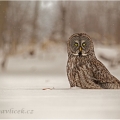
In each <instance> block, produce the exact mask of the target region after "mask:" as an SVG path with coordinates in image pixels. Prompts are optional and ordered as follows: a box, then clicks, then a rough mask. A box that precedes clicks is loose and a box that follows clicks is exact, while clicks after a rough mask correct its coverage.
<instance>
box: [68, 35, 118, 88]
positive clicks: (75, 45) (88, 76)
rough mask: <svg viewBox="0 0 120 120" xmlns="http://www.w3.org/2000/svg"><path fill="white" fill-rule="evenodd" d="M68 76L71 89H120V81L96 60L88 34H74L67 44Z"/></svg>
mask: <svg viewBox="0 0 120 120" xmlns="http://www.w3.org/2000/svg"><path fill="white" fill-rule="evenodd" d="M67 52H68V61H67V76H68V80H69V83H70V87H80V88H82V89H120V81H119V80H118V79H117V78H116V77H114V76H113V75H112V74H111V73H110V72H109V71H108V69H107V68H106V67H105V66H104V65H103V64H102V63H101V62H100V61H99V60H98V59H97V58H96V56H95V52H94V45H93V42H92V39H91V38H90V36H88V35H87V34H86V33H76V34H73V35H72V36H71V37H70V38H69V40H68V42H67Z"/></svg>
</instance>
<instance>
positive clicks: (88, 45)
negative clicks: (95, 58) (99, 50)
mask: <svg viewBox="0 0 120 120" xmlns="http://www.w3.org/2000/svg"><path fill="white" fill-rule="evenodd" d="M68 53H70V54H73V55H75V56H80V57H81V56H87V55H94V46H93V42H92V39H91V38H90V37H89V36H88V35H87V34H85V33H76V34H73V35H72V36H71V37H70V38H69V41H68Z"/></svg>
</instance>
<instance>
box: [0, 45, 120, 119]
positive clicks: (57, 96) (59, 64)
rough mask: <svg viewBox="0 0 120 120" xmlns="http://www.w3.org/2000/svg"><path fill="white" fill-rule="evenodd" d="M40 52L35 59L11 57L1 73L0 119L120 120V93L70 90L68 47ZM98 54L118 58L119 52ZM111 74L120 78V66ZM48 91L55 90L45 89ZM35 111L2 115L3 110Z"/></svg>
mask: <svg viewBox="0 0 120 120" xmlns="http://www.w3.org/2000/svg"><path fill="white" fill-rule="evenodd" d="M59 49H60V50H58V51H59V52H58V53H56V52H54V50H51V51H47V52H42V51H41V52H39V54H37V55H35V56H34V57H30V56H28V57H25V56H26V54H25V55H23V56H22V57H21V55H16V56H15V57H10V58H9V60H8V64H7V70H6V71H5V72H2V71H0V118H11V119H13V118H41V119H45V118H48V119H53V118H56V119H58V118H59V119H66V118H67V119H72V118H74V119H77V118H91V119H93V118H94V119H97V118H101V119H102V118H104V119H106V118H107V119H110V118H112V119H115V118H120V114H119V113H120V107H119V106H120V90H83V89H79V88H73V89H70V87H69V82H68V80H67V75H66V62H67V53H66V49H65V48H59ZM95 49H96V50H95V51H96V55H97V57H98V58H99V56H98V54H99V53H103V54H105V55H110V56H112V55H113V57H115V56H116V51H117V49H115V48H107V49H106V48H101V47H96V48H95ZM101 61H102V62H103V63H104V64H105V66H106V67H107V68H108V69H109V70H110V72H111V73H112V74H113V75H114V76H116V77H117V78H118V79H120V66H118V67H116V68H114V69H112V68H111V67H109V66H108V64H107V63H106V62H105V61H103V60H101ZM44 88H51V90H50V89H47V90H43V89H44ZM10 109H12V110H21V109H24V110H33V113H32V114H30V113H29V114H26V113H24V114H23V113H20V114H17V113H14V114H13V113H4V114H3V113H1V111H2V110H10Z"/></svg>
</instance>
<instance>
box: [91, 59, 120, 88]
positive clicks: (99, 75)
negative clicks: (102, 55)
mask: <svg viewBox="0 0 120 120" xmlns="http://www.w3.org/2000/svg"><path fill="white" fill-rule="evenodd" d="M92 66H93V67H92V71H93V77H92V79H93V81H94V82H95V83H96V84H99V85H100V86H101V87H102V88H105V89H118V88H119V89H120V81H119V80H118V79H117V78H115V77H114V76H113V75H111V73H110V72H109V71H108V69H107V68H106V67H105V66H104V65H103V64H102V63H101V62H100V61H99V60H95V61H93V62H92Z"/></svg>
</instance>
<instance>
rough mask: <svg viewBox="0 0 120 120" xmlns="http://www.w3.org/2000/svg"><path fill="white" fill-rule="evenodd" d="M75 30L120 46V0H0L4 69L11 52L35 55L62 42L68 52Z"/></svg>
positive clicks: (0, 64)
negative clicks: (69, 42) (67, 47)
mask: <svg viewBox="0 0 120 120" xmlns="http://www.w3.org/2000/svg"><path fill="white" fill-rule="evenodd" d="M76 32H85V33H88V34H89V35H90V36H91V37H92V38H93V40H94V42H95V43H97V44H100V45H106V46H111V45H114V46H118V47H119V45H120V2H119V1H99V2H97V1H89V2H87V1H0V56H1V58H0V59H1V60H0V67H1V70H4V69H5V68H6V63H7V61H8V59H9V57H10V56H15V55H18V54H19V55H20V54H21V55H22V54H23V53H27V55H30V56H33V57H34V55H35V54H36V49H38V50H39V51H42V53H44V52H45V51H47V52H48V51H49V49H50V47H51V48H55V46H58V45H60V44H61V45H62V46H64V47H65V49H64V51H65V52H66V41H67V40H68V38H69V37H70V35H72V34H73V33H76ZM54 51H57V50H56V48H55V49H54ZM26 57H27V56H26ZM101 57H102V58H103V59H105V60H107V61H111V59H109V58H106V57H105V56H102V55H101ZM117 61H118V63H120V59H118V60H117Z"/></svg>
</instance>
